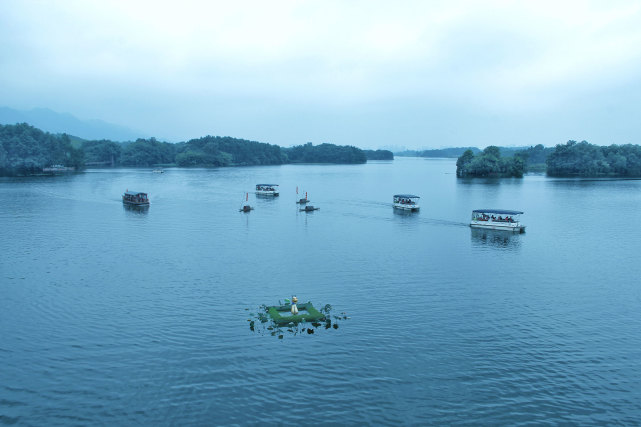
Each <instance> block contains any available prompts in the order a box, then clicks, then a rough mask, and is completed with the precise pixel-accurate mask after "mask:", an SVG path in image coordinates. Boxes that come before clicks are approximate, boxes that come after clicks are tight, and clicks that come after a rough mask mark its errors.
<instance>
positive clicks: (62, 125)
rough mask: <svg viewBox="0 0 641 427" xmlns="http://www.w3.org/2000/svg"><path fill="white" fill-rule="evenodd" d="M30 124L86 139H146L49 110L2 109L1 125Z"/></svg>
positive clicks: (131, 132) (111, 126)
mask: <svg viewBox="0 0 641 427" xmlns="http://www.w3.org/2000/svg"><path fill="white" fill-rule="evenodd" d="M16 123H29V124H30V125H32V126H35V127H37V128H39V129H42V130H44V131H47V132H50V133H54V134H56V133H67V134H71V135H75V136H78V137H80V138H84V139H110V140H112V141H135V140H136V139H138V138H145V137H147V136H148V135H144V134H143V133H142V132H138V131H135V130H133V129H129V128H127V127H124V126H119V125H115V124H113V123H108V122H105V121H102V120H82V119H79V118H77V117H75V116H72V115H71V114H69V113H57V112H55V111H52V110H50V109H48V108H34V109H33V110H28V111H20V110H14V109H13V108H8V107H0V124H5V125H14V124H16Z"/></svg>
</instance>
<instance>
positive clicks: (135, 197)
mask: <svg viewBox="0 0 641 427" xmlns="http://www.w3.org/2000/svg"><path fill="white" fill-rule="evenodd" d="M122 202H123V203H124V204H125V205H129V206H149V198H148V197H147V193H140V192H138V191H129V190H127V191H126V192H125V194H123V195H122Z"/></svg>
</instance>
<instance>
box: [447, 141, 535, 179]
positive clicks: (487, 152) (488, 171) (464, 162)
mask: <svg viewBox="0 0 641 427" xmlns="http://www.w3.org/2000/svg"><path fill="white" fill-rule="evenodd" d="M524 172H525V161H524V159H523V158H522V157H520V156H517V155H515V156H513V157H502V156H501V150H500V149H499V147H496V146H494V145H490V146H489V147H486V148H485V149H484V150H483V151H482V152H480V153H479V154H476V155H475V154H474V152H473V151H472V150H466V151H465V152H464V153H463V154H462V155H461V156H460V157H459V158H458V159H457V160H456V176H458V177H477V176H482V177H517V178H520V177H522V176H523V173H524Z"/></svg>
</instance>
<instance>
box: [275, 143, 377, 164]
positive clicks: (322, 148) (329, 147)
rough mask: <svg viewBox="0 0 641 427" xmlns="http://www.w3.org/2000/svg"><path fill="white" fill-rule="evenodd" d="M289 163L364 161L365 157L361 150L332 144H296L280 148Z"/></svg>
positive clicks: (365, 160)
mask: <svg viewBox="0 0 641 427" xmlns="http://www.w3.org/2000/svg"><path fill="white" fill-rule="evenodd" d="M282 150H283V151H284V152H285V154H286V155H287V158H288V160H289V162H291V163H365V162H367V157H366V156H365V153H364V152H363V150H361V149H359V148H356V147H352V146H348V145H343V146H341V145H334V144H320V145H313V144H312V143H311V142H308V143H307V144H305V145H297V146H295V147H291V148H283V149H282Z"/></svg>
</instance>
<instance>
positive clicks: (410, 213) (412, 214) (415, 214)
mask: <svg viewBox="0 0 641 427" xmlns="http://www.w3.org/2000/svg"><path fill="white" fill-rule="evenodd" d="M392 210H393V211H394V214H395V215H398V216H402V217H415V218H418V214H419V212H420V211H410V210H405V209H396V208H392Z"/></svg>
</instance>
